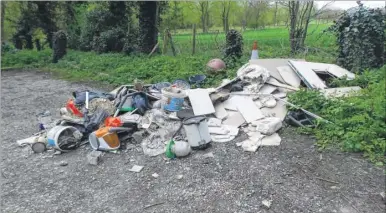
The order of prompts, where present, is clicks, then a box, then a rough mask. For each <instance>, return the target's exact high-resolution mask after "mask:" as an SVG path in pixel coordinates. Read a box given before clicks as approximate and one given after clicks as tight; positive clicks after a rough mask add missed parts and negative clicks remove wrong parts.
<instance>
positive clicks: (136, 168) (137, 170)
mask: <svg viewBox="0 0 386 213" xmlns="http://www.w3.org/2000/svg"><path fill="white" fill-rule="evenodd" d="M142 169H143V166H138V165H134V166H133V167H131V169H129V171H130V172H140V171H141V170H142Z"/></svg>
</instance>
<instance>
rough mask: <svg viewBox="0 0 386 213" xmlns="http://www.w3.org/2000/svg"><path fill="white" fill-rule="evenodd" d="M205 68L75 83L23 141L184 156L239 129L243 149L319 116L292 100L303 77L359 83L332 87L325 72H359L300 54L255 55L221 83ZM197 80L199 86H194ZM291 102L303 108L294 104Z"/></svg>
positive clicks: (340, 91) (317, 85) (310, 81)
mask: <svg viewBox="0 0 386 213" xmlns="http://www.w3.org/2000/svg"><path fill="white" fill-rule="evenodd" d="M205 78H206V77H205V75H196V76H192V77H190V78H189V82H190V83H188V82H187V81H185V80H182V79H178V80H176V81H174V82H173V83H169V82H161V83H157V84H149V85H144V84H142V83H140V82H135V83H134V84H133V85H122V86H120V87H118V88H116V89H114V90H113V91H111V92H109V93H105V92H100V91H76V92H73V94H72V98H71V99H69V100H68V101H67V103H65V106H64V107H63V108H61V109H60V114H61V117H60V119H58V120H53V119H52V116H51V114H50V112H48V111H47V112H44V113H41V114H39V115H38V121H39V128H40V130H41V131H40V132H38V133H36V134H35V135H33V136H32V137H29V138H26V139H23V140H19V141H17V143H18V145H19V146H25V145H30V146H31V148H32V150H33V151H34V152H36V153H41V152H44V151H46V150H47V149H54V150H57V151H60V152H69V151H71V150H74V149H76V148H78V147H80V146H81V145H84V144H90V146H91V148H92V149H93V150H94V151H93V152H92V153H90V155H89V156H88V157H89V158H90V160H89V162H94V163H92V164H97V163H98V162H97V161H98V160H97V159H98V158H99V157H100V152H101V151H105V152H115V151H117V150H119V149H121V148H122V147H123V146H124V145H125V144H127V143H133V144H140V145H141V147H142V150H143V152H144V154H145V155H148V156H157V155H161V154H165V155H166V156H167V157H168V158H176V157H184V156H187V155H189V153H190V152H191V151H192V149H195V150H200V149H206V148H207V147H209V146H210V144H211V143H212V142H215V143H226V142H230V141H232V140H234V139H235V138H236V137H237V136H238V135H240V134H246V135H247V136H248V137H247V139H246V140H244V141H240V142H238V143H236V145H237V146H238V147H240V149H241V150H243V151H246V152H256V151H257V150H258V148H259V147H260V146H278V145H280V143H281V138H280V136H279V134H278V133H277V131H278V130H279V129H280V128H282V125H283V122H284V121H286V122H288V123H290V124H293V125H295V126H304V125H313V120H315V119H322V120H323V118H321V117H319V116H317V115H315V114H313V113H311V112H309V111H307V110H304V109H302V108H300V107H297V106H295V105H293V104H291V103H289V102H288V101H287V94H288V93H290V92H294V91H297V90H299V88H300V87H301V86H302V85H304V86H306V87H308V88H310V89H318V90H320V92H322V93H323V94H324V95H326V97H340V96H343V95H349V94H351V92H353V91H357V90H359V89H360V87H349V88H327V86H326V84H325V82H324V81H323V79H325V78H346V79H349V80H350V79H354V78H355V75H354V74H353V73H351V72H349V71H347V70H345V69H343V68H341V67H339V66H337V65H334V64H324V63H312V62H306V61H304V60H299V59H253V60H250V61H249V63H247V64H245V65H244V66H242V67H241V68H239V70H238V71H237V76H236V77H235V78H234V79H224V80H223V82H222V83H221V85H220V86H219V87H217V88H206V89H204V88H200V84H201V83H203V82H204V81H205ZM192 87H194V88H192ZM287 105H290V106H292V107H294V108H296V109H298V110H297V111H292V112H288V110H287V107H286V106H287Z"/></svg>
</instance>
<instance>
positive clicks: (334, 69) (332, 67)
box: [305, 62, 355, 80]
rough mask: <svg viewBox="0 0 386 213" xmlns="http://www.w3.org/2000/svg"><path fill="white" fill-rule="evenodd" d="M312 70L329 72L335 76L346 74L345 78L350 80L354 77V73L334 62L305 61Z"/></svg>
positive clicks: (340, 76) (341, 76) (339, 76)
mask: <svg viewBox="0 0 386 213" xmlns="http://www.w3.org/2000/svg"><path fill="white" fill-rule="evenodd" d="M305 63H306V64H307V65H308V66H309V67H311V69H312V70H314V71H315V72H318V73H330V74H331V75H333V76H335V77H337V78H343V77H344V76H347V78H346V79H347V80H352V79H354V78H355V74H354V73H352V72H350V71H348V70H346V69H344V68H342V67H340V66H338V65H336V64H326V63H315V62H305Z"/></svg>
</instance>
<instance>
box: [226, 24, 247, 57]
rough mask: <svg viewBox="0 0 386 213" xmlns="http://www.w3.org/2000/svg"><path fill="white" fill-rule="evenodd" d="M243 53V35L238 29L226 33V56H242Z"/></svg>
mask: <svg viewBox="0 0 386 213" xmlns="http://www.w3.org/2000/svg"><path fill="white" fill-rule="evenodd" d="M242 55H243V36H242V35H241V34H240V33H239V32H238V31H237V30H229V32H228V33H227V35H226V46H225V57H226V58H229V57H230V58H240V57H241V56H242Z"/></svg>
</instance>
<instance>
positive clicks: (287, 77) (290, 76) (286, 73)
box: [276, 65, 301, 88]
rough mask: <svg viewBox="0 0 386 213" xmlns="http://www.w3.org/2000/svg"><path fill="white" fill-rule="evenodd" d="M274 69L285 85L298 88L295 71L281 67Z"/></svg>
mask: <svg viewBox="0 0 386 213" xmlns="http://www.w3.org/2000/svg"><path fill="white" fill-rule="evenodd" d="M276 69H277V70H278V71H279V73H280V75H281V77H283V79H284V81H285V83H287V84H288V85H290V86H293V87H296V88H299V86H300V82H301V80H300V78H299V76H297V75H296V73H295V71H293V70H292V69H291V67H290V66H288V65H286V66H281V67H276Z"/></svg>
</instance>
